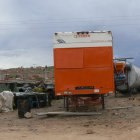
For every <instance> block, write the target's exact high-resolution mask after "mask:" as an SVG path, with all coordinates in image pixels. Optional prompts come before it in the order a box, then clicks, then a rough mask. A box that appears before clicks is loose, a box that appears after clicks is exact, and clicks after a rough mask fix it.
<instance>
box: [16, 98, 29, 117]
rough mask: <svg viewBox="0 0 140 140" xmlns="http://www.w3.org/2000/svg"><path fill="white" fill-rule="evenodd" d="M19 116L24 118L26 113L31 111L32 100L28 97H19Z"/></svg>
mask: <svg viewBox="0 0 140 140" xmlns="http://www.w3.org/2000/svg"><path fill="white" fill-rule="evenodd" d="M17 108H18V117H19V118H24V114H25V113H27V112H31V107H30V101H29V100H28V99H19V100H18V101H17Z"/></svg>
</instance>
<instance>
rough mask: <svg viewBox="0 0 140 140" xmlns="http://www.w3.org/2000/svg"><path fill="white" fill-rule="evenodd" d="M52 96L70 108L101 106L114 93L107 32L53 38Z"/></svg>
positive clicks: (110, 52)
mask: <svg viewBox="0 0 140 140" xmlns="http://www.w3.org/2000/svg"><path fill="white" fill-rule="evenodd" d="M54 70H55V95H56V96H64V101H65V102H64V103H65V106H66V107H67V109H68V108H69V106H70V105H76V106H78V105H95V104H102V107H103V108H104V94H109V93H114V67H113V41H112V33H111V31H88V32H60V33H55V34H54Z"/></svg>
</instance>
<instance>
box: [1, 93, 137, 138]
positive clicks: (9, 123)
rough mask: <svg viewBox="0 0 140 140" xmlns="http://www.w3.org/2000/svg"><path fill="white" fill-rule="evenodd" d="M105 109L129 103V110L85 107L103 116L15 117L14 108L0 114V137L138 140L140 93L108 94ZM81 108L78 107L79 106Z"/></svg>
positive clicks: (59, 104) (55, 104) (57, 105)
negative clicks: (12, 110)
mask: <svg viewBox="0 0 140 140" xmlns="http://www.w3.org/2000/svg"><path fill="white" fill-rule="evenodd" d="M105 100H106V108H112V107H121V106H132V107H131V108H128V109H119V110H102V109H101V107H100V106H98V107H97V106H96V107H89V108H84V109H83V110H84V111H85V110H86V111H97V112H101V113H102V115H94V116H75V117H72V116H67V117H66V116H54V117H46V116H44V117H38V116H36V115H34V116H33V118H31V119H18V116H17V111H14V112H9V113H1V114H0V140H7V139H10V140H23V139H26V140H28V139H29V140H32V139H34V140H38V139H39V140H44V139H47V140H66V139H67V140H71V139H76V140H77V139H80V140H85V139H86V140H97V139H99V140H100V139H101V140H118V139H119V140H124V139H127V140H140V94H139V95H138V94H137V95H134V96H133V97H126V96H122V95H119V97H117V98H115V97H114V96H112V95H110V96H108V97H106V98H105ZM62 103H63V101H62V100H56V101H53V105H52V107H49V108H43V109H34V110H32V112H33V113H35V112H42V111H43V112H44V111H58V110H63V108H62ZM80 111H81V109H80Z"/></svg>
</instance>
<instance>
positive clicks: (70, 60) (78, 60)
mask: <svg viewBox="0 0 140 140" xmlns="http://www.w3.org/2000/svg"><path fill="white" fill-rule="evenodd" d="M54 59H55V68H60V69H62V68H83V49H82V48H74V49H73V48H69V49H67V48H63V49H54Z"/></svg>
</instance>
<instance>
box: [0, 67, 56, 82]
mask: <svg viewBox="0 0 140 140" xmlns="http://www.w3.org/2000/svg"><path fill="white" fill-rule="evenodd" d="M16 81H18V82H37V81H43V82H49V83H50V82H51V83H53V82H54V67H53V66H49V67H41V66H38V67H30V68H23V67H19V68H10V69H4V70H0V82H16Z"/></svg>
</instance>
